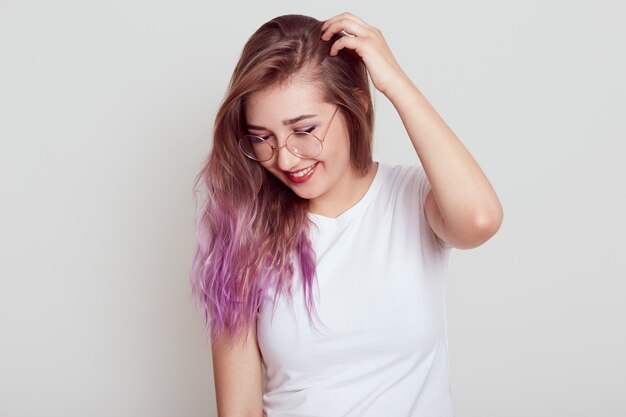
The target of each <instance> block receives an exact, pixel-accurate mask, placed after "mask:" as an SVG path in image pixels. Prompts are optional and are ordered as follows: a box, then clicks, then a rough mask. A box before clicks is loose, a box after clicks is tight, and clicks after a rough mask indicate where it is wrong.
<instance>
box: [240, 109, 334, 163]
mask: <svg viewBox="0 0 626 417" xmlns="http://www.w3.org/2000/svg"><path fill="white" fill-rule="evenodd" d="M338 110H339V105H337V107H336V108H335V111H334V112H333V115H332V116H331V118H330V121H329V122H328V125H327V126H326V131H325V132H324V135H323V136H322V139H320V138H318V137H317V136H316V135H315V134H313V133H308V132H291V133H290V134H289V135H287V138H286V139H285V144H284V145H283V146H274V145H272V144H271V143H269V142H267V140H266V139H263V138H262V137H260V136H257V135H250V134H247V135H244V136H242V137H241V138H239V150H241V152H242V153H243V154H244V155H245V156H247V157H248V158H250V159H252V160H253V161H258V162H267V161H270V160H272V159H273V158H274V155H276V152H277V151H279V150H280V149H282V148H284V147H286V146H287V142H288V141H289V137H291V136H292V135H294V134H296V133H306V134H307V135H311V136H313V137H314V138H315V139H317V140H318V141H319V142H320V144H321V145H322V150H321V151H320V153H318V154H317V155H315V156H310V157H307V158H315V157H317V156H318V155H319V154H321V153H322V151H323V150H324V140H325V139H326V134H327V133H328V131H329V130H330V126H331V125H332V123H333V120H334V119H335V115H336V114H337V111H338ZM246 136H254V137H257V138H259V139H261V140H262V141H263V143H265V144H267V145H268V146H269V147H270V148H271V149H272V155H271V156H270V157H269V158H267V159H256V158H252V157H251V156H250V155H248V154H247V153H245V152H244V150H243V148H242V147H241V141H242V140H243V139H244V138H245V137H246ZM287 150H288V151H289V153H291V154H292V155H294V156H297V157H298V158H301V159H306V158H303V157H302V156H300V155H296V154H295V153H293V152H291V149H289V148H287Z"/></svg>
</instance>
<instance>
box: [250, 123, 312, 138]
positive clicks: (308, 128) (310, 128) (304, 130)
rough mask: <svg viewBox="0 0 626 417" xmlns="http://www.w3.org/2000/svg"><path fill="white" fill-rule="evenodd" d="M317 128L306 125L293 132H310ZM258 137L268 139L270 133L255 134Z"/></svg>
mask: <svg viewBox="0 0 626 417" xmlns="http://www.w3.org/2000/svg"><path fill="white" fill-rule="evenodd" d="M316 128H317V126H311V127H307V128H306V129H298V130H294V132H307V133H312V132H313V131H314V130H315V129H316ZM257 136H258V137H260V138H261V139H263V140H267V139H269V138H270V137H271V136H272V135H265V136H261V135H257Z"/></svg>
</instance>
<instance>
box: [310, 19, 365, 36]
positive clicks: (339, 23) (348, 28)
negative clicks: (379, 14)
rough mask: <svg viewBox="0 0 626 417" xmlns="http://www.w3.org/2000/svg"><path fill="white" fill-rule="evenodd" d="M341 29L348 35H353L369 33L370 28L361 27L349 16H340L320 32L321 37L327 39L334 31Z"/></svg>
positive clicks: (337, 31)
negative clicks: (340, 17)
mask: <svg viewBox="0 0 626 417" xmlns="http://www.w3.org/2000/svg"><path fill="white" fill-rule="evenodd" d="M342 30H343V31H344V32H346V33H347V34H348V35H353V36H368V35H370V34H371V32H370V30H369V29H367V28H365V27H363V26H362V25H361V24H360V23H358V22H355V21H354V20H351V19H350V18H342V19H340V20H336V21H334V22H332V23H331V24H330V25H328V27H327V28H326V30H324V31H323V32H322V39H323V40H325V41H327V40H329V39H330V38H332V37H333V35H334V34H335V33H339V32H341V31H342Z"/></svg>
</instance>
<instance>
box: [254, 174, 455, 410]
mask: <svg viewBox="0 0 626 417" xmlns="http://www.w3.org/2000/svg"><path fill="white" fill-rule="evenodd" d="M430 188H431V187H430V183H429V181H428V178H427V177H426V175H425V172H424V170H423V168H422V166H421V165H419V164H416V165H412V166H404V165H390V164H386V163H383V162H379V164H378V169H377V172H376V176H375V177H374V180H373V181H372V184H371V185H370V188H369V189H368V191H367V192H366V194H365V195H364V196H363V197H362V198H361V200H359V201H358V202H357V203H356V204H355V205H354V206H352V207H351V208H350V209H348V210H347V211H345V212H344V213H342V214H341V215H339V216H338V217H336V218H331V217H325V216H322V215H319V214H316V213H312V212H309V218H311V219H312V220H313V221H314V223H315V225H317V228H316V227H314V226H312V227H311V239H312V243H313V247H314V250H315V253H316V256H317V264H316V265H317V278H316V283H315V282H314V286H313V293H314V294H315V305H316V308H317V311H318V314H319V317H320V319H321V321H322V324H319V321H314V323H315V324H316V325H317V328H318V329H319V330H316V328H315V327H314V326H312V325H311V324H310V322H309V319H308V316H307V311H306V306H305V304H304V296H303V291H302V285H301V275H300V270H299V264H298V263H297V262H296V263H295V264H294V269H295V274H294V286H293V287H292V288H293V302H291V303H289V302H287V300H286V298H287V297H286V296H282V295H281V296H280V297H279V298H278V305H277V307H276V311H275V313H274V316H273V317H272V298H273V294H274V292H273V290H270V291H269V292H268V293H267V294H266V295H265V298H264V299H263V303H262V305H261V307H260V309H259V311H258V322H257V338H258V343H259V348H260V350H261V354H262V358H263V362H264V365H265V368H266V379H265V384H264V393H263V408H264V412H265V414H266V415H267V417H305V416H306V417H318V416H319V417H349V416H354V417H452V416H453V410H452V402H451V395H450V394H451V393H450V386H449V380H448V375H449V372H448V346H447V322H446V307H445V300H444V293H445V288H446V280H447V278H446V274H447V266H448V260H449V255H450V252H451V250H452V247H450V246H447V245H444V244H443V242H442V241H441V240H440V239H439V238H438V237H437V235H435V234H434V233H433V231H432V229H431V228H430V226H429V224H428V223H427V221H426V217H425V213H424V210H423V207H424V201H425V199H426V195H427V193H428V191H429V190H430Z"/></svg>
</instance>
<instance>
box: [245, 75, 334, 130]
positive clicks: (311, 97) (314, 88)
mask: <svg viewBox="0 0 626 417" xmlns="http://www.w3.org/2000/svg"><path fill="white" fill-rule="evenodd" d="M325 105H328V103H325V102H324V101H323V99H322V92H321V91H320V87H319V85H317V84H315V83H313V82H310V81H303V80H294V81H292V82H289V83H288V84H280V85H274V86H272V87H269V88H266V89H264V90H260V91H256V92H254V93H252V94H251V95H250V96H249V97H248V99H247V100H246V103H245V106H244V114H245V118H246V121H247V122H248V123H252V124H256V123H255V122H258V123H261V124H262V123H269V122H272V121H274V120H279V119H280V120H284V119H289V118H293V117H296V116H299V115H301V114H305V113H312V112H315V111H317V110H320V109H322V108H323V107H324V106H325Z"/></svg>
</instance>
